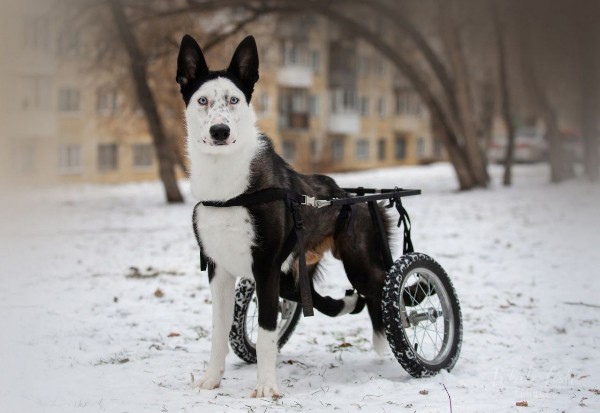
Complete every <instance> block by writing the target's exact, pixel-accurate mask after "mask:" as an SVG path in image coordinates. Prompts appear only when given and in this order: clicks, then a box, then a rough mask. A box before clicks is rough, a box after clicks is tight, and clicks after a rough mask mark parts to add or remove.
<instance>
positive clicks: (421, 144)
mask: <svg viewBox="0 0 600 413" xmlns="http://www.w3.org/2000/svg"><path fill="white" fill-rule="evenodd" d="M424 157H425V138H422V137H419V138H417V159H423V158H424Z"/></svg>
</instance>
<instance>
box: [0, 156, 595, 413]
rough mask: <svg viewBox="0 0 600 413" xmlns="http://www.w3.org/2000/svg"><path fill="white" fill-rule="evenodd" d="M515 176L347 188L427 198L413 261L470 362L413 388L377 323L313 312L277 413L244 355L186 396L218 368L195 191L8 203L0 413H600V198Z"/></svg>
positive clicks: (435, 171)
mask: <svg viewBox="0 0 600 413" xmlns="http://www.w3.org/2000/svg"><path fill="white" fill-rule="evenodd" d="M515 174H516V175H515V186H514V187H512V188H503V187H502V186H500V185H499V184H498V182H499V179H500V176H501V170H500V169H499V168H496V167H493V168H492V175H493V182H494V183H493V185H492V188H491V189H489V190H477V191H471V192H465V193H458V192H455V191H454V190H453V189H454V188H455V185H456V184H455V181H454V175H453V172H452V170H451V168H450V167H449V166H448V165H447V164H435V165H431V166H427V167H405V168H393V169H384V170H375V171H368V172H361V173H351V174H339V175H336V176H335V178H336V179H338V181H339V183H340V184H342V185H345V186H351V185H364V186H378V187H390V186H391V187H393V186H403V187H416V188H421V189H422V190H423V195H421V196H419V197H412V198H407V199H406V201H405V206H406V207H407V209H408V211H409V212H410V213H411V218H412V222H413V228H414V229H413V240H414V243H415V247H416V249H417V250H419V251H422V252H425V253H427V254H429V255H431V256H433V257H434V258H436V259H437V260H438V261H439V262H440V263H441V264H442V265H443V266H444V268H445V269H446V271H447V272H448V273H449V274H450V276H451V278H452V280H453V282H454V285H455V287H456V289H457V292H458V295H459V298H460V300H461V304H462V310H463V322H464V338H463V347H462V353H461V358H460V360H459V361H458V363H457V365H456V368H455V369H454V370H453V371H452V372H451V373H447V372H443V373H442V374H439V375H438V376H436V377H432V378H426V379H414V378H412V377H410V376H409V375H408V374H407V373H406V372H405V371H404V370H403V369H402V368H401V366H400V365H399V364H398V363H397V362H396V361H395V359H393V357H392V355H391V353H388V354H387V355H386V356H385V357H384V358H383V359H380V358H378V356H377V355H376V354H375V352H374V351H373V350H372V349H371V343H370V340H371V330H370V322H369V321H368V317H367V314H366V311H365V312H363V313H361V314H359V315H346V316H343V317H341V318H338V319H332V318H328V317H326V316H323V315H321V314H317V315H316V316H315V317H313V318H310V319H301V321H300V324H299V325H298V327H297V329H296V332H295V333H294V335H293V336H292V338H291V339H290V341H289V342H288V344H287V345H286V346H285V347H284V348H283V349H282V351H281V353H280V354H279V356H278V365H277V373H278V380H279V387H280V390H281V391H282V392H283V393H284V397H283V398H282V399H280V400H278V401H273V400H268V399H252V398H250V397H249V395H250V392H251V391H252V389H253V388H254V386H255V384H256V366H255V365H248V364H246V363H244V362H242V361H240V360H239V359H237V358H236V356H235V355H234V354H233V353H230V354H229V356H228V360H227V369H226V372H225V379H224V380H223V382H222V383H221V387H220V388H219V389H217V390H214V391H204V390H203V391H198V390H195V389H192V388H191V387H190V382H191V378H192V375H193V376H196V377H198V376H199V375H200V374H201V373H202V372H203V369H204V367H205V365H206V362H207V360H208V356H209V348H210V342H209V340H210V334H209V332H210V311H211V310H210V291H209V288H208V280H207V277H206V275H205V274H203V273H201V272H200V270H199V263H198V252H197V247H196V244H195V240H194V235H193V233H192V229H191V210H192V206H193V200H192V197H191V195H190V194H189V186H188V183H187V182H182V185H183V187H184V190H185V192H186V195H187V199H188V201H187V203H186V204H184V205H177V206H167V205H165V204H164V203H163V195H162V189H161V187H160V185H159V184H158V183H143V184H135V185H134V184H128V185H111V186H100V185H97V186H63V187H58V188H52V189H38V190H36V191H35V192H33V193H28V194H24V195H23V196H22V197H20V198H19V199H18V200H16V201H14V202H11V203H9V202H3V205H2V207H1V208H2V209H1V210H0V217H1V218H2V219H1V220H0V225H1V226H0V229H1V230H2V235H0V246H1V247H2V248H1V251H2V257H1V258H2V259H1V260H0V311H1V312H0V314H1V315H0V334H1V339H0V413H5V412H42V411H43V412H71V411H78V412H79V411H82V412H96V411H106V412H145V411H151V412H159V411H162V412H222V411H223V412H224V411H227V412H236V411H244V412H259V411H260V412H263V411H267V412H277V411H311V410H312V411H334V410H339V411H344V412H345V411H349V412H354V411H356V412H358V411H368V412H371V411H379V412H398V411H399V412H404V411H406V412H414V411H416V412H449V411H450V405H449V397H448V395H450V397H451V401H452V408H453V411H454V412H491V411H498V412H508V411H527V412H562V411H565V412H574V411H584V412H586V411H587V412H592V411H600V394H599V393H600V391H599V390H598V389H600V351H599V349H600V328H599V327H600V308H598V307H597V306H598V305H600V300H598V296H599V295H600V283H599V282H598V277H599V276H600V274H599V271H598V265H597V261H596V260H597V259H598V258H599V254H598V245H599V241H600V235H599V234H600V231H599V230H598V228H599V226H600V214H598V205H599V201H600V187H599V186H598V185H594V184H590V183H587V182H584V181H583V180H579V181H573V182H568V183H564V184H560V185H551V184H548V183H547V177H548V171H547V168H546V166H544V165H529V166H518V167H516V171H515ZM397 255H398V254H397V253H396V256H397ZM130 267H136V268H137V269H138V271H135V270H132V269H131V268H130ZM149 267H152V268H149ZM327 270H328V271H327V276H326V278H325V280H324V282H323V284H322V285H321V286H320V290H322V291H323V292H326V293H328V294H330V295H332V296H336V297H341V296H342V295H343V293H344V290H345V288H346V287H347V286H348V282H347V281H346V280H345V278H344V275H343V273H342V269H341V266H340V265H339V264H338V263H336V262H334V260H333V259H331V258H329V259H328V264H327ZM128 275H129V276H128ZM158 290H160V291H158ZM161 293H162V294H161ZM580 303H583V304H590V305H591V306H586V305H581V304H580ZM172 333H177V334H179V335H176V334H172ZM344 342H348V343H350V344H352V346H349V347H342V348H338V347H337V346H338V345H339V344H341V343H344ZM444 386H445V387H446V388H447V391H448V394H447V393H446V390H445V388H444ZM594 390H595V391H594ZM520 401H527V402H528V405H529V407H517V406H516V403H517V402H520Z"/></svg>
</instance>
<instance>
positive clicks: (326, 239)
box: [177, 35, 387, 397]
mask: <svg viewBox="0 0 600 413" xmlns="http://www.w3.org/2000/svg"><path fill="white" fill-rule="evenodd" d="M257 81H258V52H257V49H256V42H255V40H254V38H253V37H251V36H249V37H246V38H245V39H244V40H243V41H242V42H241V43H240V45H239V46H238V47H237V49H236V51H235V53H234V55H233V58H232V59H231V63H230V65H229V67H228V68H227V69H225V70H220V71H211V70H209V69H208V66H207V64H206V61H205V59H204V56H203V54H202V51H201V49H200V47H199V46H198V44H197V43H196V41H195V40H194V39H193V38H192V37H190V36H188V35H186V36H184V37H183V39H182V41H181V47H180V50H179V56H178V59H177V82H178V83H179V85H180V87H181V94H182V96H183V100H184V102H185V105H186V109H185V118H186V126H187V146H188V154H189V158H190V161H191V170H190V172H191V188H192V192H193V194H194V196H195V197H197V198H198V199H199V200H201V201H203V200H204V201H205V200H210V201H226V200H229V199H231V198H234V197H236V196H239V195H241V194H245V193H250V192H255V191H258V190H262V189H265V188H272V187H276V188H284V189H290V190H294V191H296V192H298V193H300V194H307V195H310V196H315V197H318V198H333V197H344V196H346V193H345V192H344V191H343V190H341V189H340V188H339V187H338V186H337V185H336V183H335V181H334V180H333V179H331V178H329V177H327V176H323V175H303V174H300V173H298V172H295V171H294V170H293V169H292V168H291V167H290V166H289V165H288V164H287V163H286V162H285V161H284V160H283V159H282V158H281V157H280V156H279V155H277V153H275V151H274V149H273V145H272V144H271V141H270V140H269V138H267V137H266V136H264V135H263V134H261V132H260V131H259V130H258V129H257V127H256V124H255V123H256V117H255V114H254V111H253V110H252V106H251V104H250V101H251V98H252V92H253V90H254V85H255V83H256V82H257ZM338 213H339V211H338V210H336V209H335V208H331V207H327V208H321V209H316V208H311V207H307V206H303V207H302V217H303V220H304V232H305V236H304V238H305V239H304V241H305V242H304V251H306V262H307V264H308V272H309V276H310V277H311V279H312V277H313V275H314V273H315V271H316V269H317V266H318V264H319V260H320V259H321V257H322V256H323V253H324V252H325V251H327V250H331V251H332V253H333V255H334V256H335V257H336V258H338V259H341V260H342V262H343V264H344V268H345V271H346V273H347V276H348V279H349V281H350V283H351V284H352V285H353V287H354V288H355V289H356V290H357V291H358V293H359V294H360V295H362V296H364V297H365V299H366V301H367V307H368V310H369V314H370V316H371V320H372V324H373V344H374V347H375V350H376V351H377V352H378V353H380V354H381V353H382V352H383V351H384V349H385V348H386V347H387V342H386V340H385V337H384V335H383V325H382V317H381V294H382V289H383V283H384V279H385V274H386V270H385V266H384V262H383V258H382V256H381V253H380V250H379V248H378V244H377V238H376V233H375V230H374V227H373V225H372V222H371V218H370V215H369V212H368V209H367V207H366V204H359V205H357V206H356V208H355V211H354V212H353V215H354V216H353V221H354V224H353V225H354V231H353V234H352V235H350V234H349V233H348V232H347V231H339V230H338V229H336V220H337V218H338ZM194 225H196V230H197V233H198V235H199V242H200V243H201V245H202V251H203V254H204V255H205V257H206V258H207V259H208V262H209V266H208V276H209V280H210V289H211V294H212V301H213V315H212V322H213V328H212V342H211V354H210V360H209V362H208V368H207V371H206V373H205V374H204V376H203V377H202V378H201V379H199V380H197V381H196V382H195V385H196V386H197V387H200V388H202V389H214V388H216V387H218V386H219V384H220V382H221V379H222V377H223V373H224V368H225V356H226V355H227V352H228V350H229V346H228V333H229V330H230V327H231V323H232V318H233V309H234V288H235V280H236V278H238V277H246V278H253V279H254V281H255V283H256V294H257V296H258V307H259V308H258V323H259V329H258V339H257V343H256V351H257V359H258V384H257V387H256V391H255V392H254V393H253V395H254V396H255V397H265V396H277V395H278V389H277V380H276V375H275V365H276V356H277V333H276V324H277V311H278V301H279V297H280V295H281V296H283V297H285V298H289V299H294V300H295V301H299V300H300V296H299V292H298V287H297V274H296V273H297V268H298V267H297V264H295V263H296V260H297V256H298V252H297V251H298V249H297V248H296V249H294V251H292V253H291V254H287V253H284V252H283V244H284V242H285V240H286V237H287V235H288V234H289V233H290V231H291V229H292V226H293V218H292V216H291V214H290V213H289V210H288V209H287V208H286V206H285V203H284V202H270V203H263V204H256V205H252V206H246V207H244V206H236V207H230V208H214V207H210V206H203V205H200V206H199V207H198V208H197V210H196V213H195V223H194ZM284 255H285V256H284ZM311 293H312V298H313V303H314V307H315V308H316V309H317V310H319V311H321V312H323V313H325V314H327V315H330V316H337V315H341V314H346V313H349V312H351V311H353V310H354V308H355V306H356V303H357V295H356V294H355V295H353V296H350V297H345V298H344V299H340V300H335V299H332V298H330V297H322V296H320V295H319V294H318V293H316V292H315V291H314V288H312V286H311Z"/></svg>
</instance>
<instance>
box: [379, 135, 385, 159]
mask: <svg viewBox="0 0 600 413" xmlns="http://www.w3.org/2000/svg"><path fill="white" fill-rule="evenodd" d="M385 153H386V141H385V138H381V139H379V140H378V141H377V159H379V160H380V161H383V160H385Z"/></svg>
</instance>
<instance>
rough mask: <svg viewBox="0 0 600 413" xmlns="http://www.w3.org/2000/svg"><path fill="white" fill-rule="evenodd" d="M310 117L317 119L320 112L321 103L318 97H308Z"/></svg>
mask: <svg viewBox="0 0 600 413" xmlns="http://www.w3.org/2000/svg"><path fill="white" fill-rule="evenodd" d="M309 106H310V116H313V117H318V116H319V115H320V112H321V102H320V99H319V95H310V102H309Z"/></svg>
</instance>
